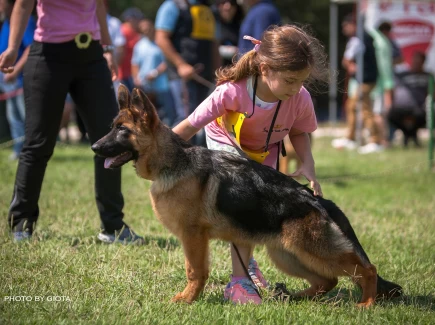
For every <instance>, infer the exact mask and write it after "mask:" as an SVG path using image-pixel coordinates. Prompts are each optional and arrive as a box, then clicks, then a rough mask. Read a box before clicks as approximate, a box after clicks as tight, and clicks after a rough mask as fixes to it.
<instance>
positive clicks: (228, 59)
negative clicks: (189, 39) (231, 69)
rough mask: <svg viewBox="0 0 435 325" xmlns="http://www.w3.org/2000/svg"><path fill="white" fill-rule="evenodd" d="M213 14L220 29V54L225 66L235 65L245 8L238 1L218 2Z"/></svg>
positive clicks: (225, 0)
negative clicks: (234, 58)
mask: <svg viewBox="0 0 435 325" xmlns="http://www.w3.org/2000/svg"><path fill="white" fill-rule="evenodd" d="M213 12H214V14H215V18H216V21H217V22H218V28H219V44H220V45H219V54H220V56H221V57H222V64H223V66H227V65H230V64H232V63H233V57H234V55H235V54H236V53H237V49H238V48H237V43H238V41H239V31H240V25H241V24H242V21H243V17H244V14H243V8H242V6H240V5H239V4H238V3H237V0H216V5H215V7H214V8H213Z"/></svg>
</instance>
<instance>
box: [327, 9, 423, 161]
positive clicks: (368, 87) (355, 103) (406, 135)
mask: <svg viewBox="0 0 435 325" xmlns="http://www.w3.org/2000/svg"><path fill="white" fill-rule="evenodd" d="M391 30H392V25H391V23H390V22H388V21H381V22H379V23H378V25H377V28H375V29H372V30H363V32H362V36H359V35H358V33H357V23H356V19H355V15H353V14H349V15H348V16H346V17H345V18H344V20H343V22H342V32H343V34H344V35H345V36H346V37H347V39H348V41H347V44H346V49H345V52H344V54H343V60H342V66H343V68H344V69H345V70H346V73H347V77H348V84H347V88H348V91H347V99H346V102H345V116H346V123H347V135H346V137H343V138H337V139H334V140H333V141H332V146H333V147H334V148H337V149H342V148H345V149H348V150H357V151H358V152H359V153H360V154H369V153H374V152H380V151H384V150H385V149H387V148H389V147H391V146H392V144H393V143H394V140H395V136H396V135H397V133H398V132H396V131H397V130H400V131H401V132H402V139H403V145H404V146H405V147H406V146H408V143H409V141H412V142H413V143H414V144H415V145H416V146H420V141H419V139H418V130H419V129H421V128H424V127H425V126H426V106H425V102H426V97H427V95H428V85H429V80H430V78H431V74H430V73H428V72H426V71H425V70H424V64H425V59H426V56H425V53H423V52H420V51H415V52H414V54H413V56H412V62H411V64H406V63H405V62H404V60H403V57H402V54H401V50H400V48H399V46H398V45H397V44H396V42H395V41H394V38H393V37H392V33H391ZM358 56H360V58H361V59H360V61H358ZM359 62H361V65H362V67H359V66H358V63H359ZM357 112H361V113H362V114H361V115H362V118H361V119H358V117H357ZM359 121H362V125H360V123H358V122H359ZM362 130H365V131H367V132H366V133H363V132H361V131H362Z"/></svg>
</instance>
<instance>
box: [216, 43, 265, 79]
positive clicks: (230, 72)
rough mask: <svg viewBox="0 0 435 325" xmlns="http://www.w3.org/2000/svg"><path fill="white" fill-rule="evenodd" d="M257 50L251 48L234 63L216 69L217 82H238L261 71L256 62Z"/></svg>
mask: <svg viewBox="0 0 435 325" xmlns="http://www.w3.org/2000/svg"><path fill="white" fill-rule="evenodd" d="M256 55H257V52H256V51H254V50H251V51H249V52H247V53H245V54H244V55H242V56H241V57H240V59H238V61H237V62H235V63H234V64H233V65H231V66H228V67H225V68H220V69H218V70H216V84H217V85H218V86H219V85H221V84H223V83H225V82H228V81H230V82H237V81H239V80H242V79H245V78H247V77H249V76H252V75H256V74H258V73H259V69H258V65H257V64H255V63H254V60H255V56H256Z"/></svg>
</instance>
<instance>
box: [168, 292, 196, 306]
mask: <svg viewBox="0 0 435 325" xmlns="http://www.w3.org/2000/svg"><path fill="white" fill-rule="evenodd" d="M171 302H178V303H179V302H184V303H188V304H190V303H192V300H191V299H187V298H186V297H185V296H184V295H183V293H182V292H179V293H177V294H176V295H175V296H174V297H173V298H172V299H171Z"/></svg>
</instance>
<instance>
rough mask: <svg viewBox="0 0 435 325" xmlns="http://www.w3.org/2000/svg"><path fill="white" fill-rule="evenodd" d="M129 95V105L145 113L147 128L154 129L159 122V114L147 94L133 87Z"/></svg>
mask: <svg viewBox="0 0 435 325" xmlns="http://www.w3.org/2000/svg"><path fill="white" fill-rule="evenodd" d="M131 97H132V99H131V105H132V106H133V107H135V108H136V109H138V110H139V111H141V112H143V113H145V115H146V122H147V126H148V128H150V129H154V127H156V126H157V124H158V123H159V116H158V115H157V111H156V109H155V108H154V105H153V104H152V103H151V101H150V100H149V98H148V97H147V95H145V94H144V93H143V91H142V90H140V89H138V88H134V89H133V91H132V93H131Z"/></svg>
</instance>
